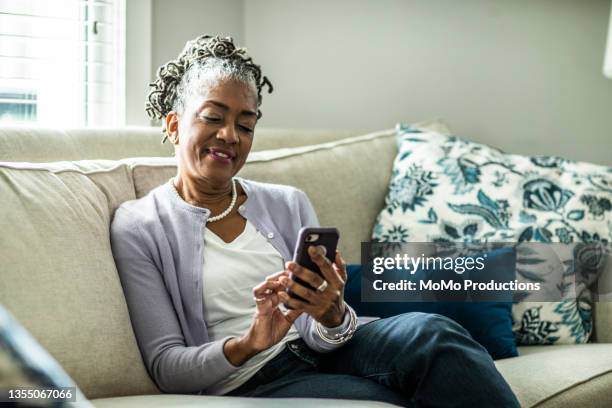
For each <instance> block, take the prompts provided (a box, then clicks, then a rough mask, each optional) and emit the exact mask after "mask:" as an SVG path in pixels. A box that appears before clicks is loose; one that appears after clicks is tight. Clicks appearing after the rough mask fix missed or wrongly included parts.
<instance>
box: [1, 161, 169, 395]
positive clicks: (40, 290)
mask: <svg viewBox="0 0 612 408" xmlns="http://www.w3.org/2000/svg"><path fill="white" fill-rule="evenodd" d="M0 191H1V192H2V193H1V196H2V204H1V208H0V211H2V217H1V218H0V229H1V230H2V234H0V259H2V282H1V285H0V299H2V303H3V304H4V305H5V306H6V308H7V309H8V310H9V311H10V312H12V314H13V315H14V316H15V317H16V318H17V319H18V320H19V321H20V323H21V324H22V325H23V326H24V327H25V328H26V329H27V330H28V331H29V332H30V333H31V334H32V335H33V336H34V337H35V338H36V339H37V340H38V342H40V344H41V345H42V346H43V347H44V348H45V349H47V350H48V351H49V352H50V354H51V355H52V356H53V357H54V358H55V359H56V360H57V361H58V362H59V363H60V364H61V365H62V367H63V368H64V369H65V370H66V372H67V373H68V374H69V375H70V376H71V377H72V378H73V379H74V380H75V381H76V382H77V384H78V385H79V386H80V387H81V389H82V390H83V392H84V393H85V395H86V396H88V397H89V398H95V397H104V396H115V395H130V394H141V393H149V394H150V393H156V392H157V390H156V388H155V386H154V385H153V384H152V382H151V380H150V379H149V376H148V374H147V373H146V371H145V368H144V365H143V363H142V359H141V356H140V353H139V351H138V347H137V345H136V341H135V338H134V334H133V332H132V328H131V324H130V320H129V316H128V311H127V306H126V303H125V299H124V297H123V291H122V289H121V285H120V282H119V278H118V275H117V270H116V268H115V264H114V261H113V257H112V253H111V248H110V240H109V225H110V220H111V216H112V212H113V211H114V208H115V207H116V206H117V205H118V204H119V203H120V202H123V201H125V200H128V199H132V198H134V192H133V184H132V182H131V178H130V173H129V168H128V167H127V166H126V165H123V164H120V163H116V162H80V163H54V164H51V165H27V164H22V163H16V164H13V165H11V164H7V163H3V164H0Z"/></svg>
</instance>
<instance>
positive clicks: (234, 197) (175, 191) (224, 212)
mask: <svg viewBox="0 0 612 408" xmlns="http://www.w3.org/2000/svg"><path fill="white" fill-rule="evenodd" d="M168 183H170V186H171V187H172V191H174V194H176V197H177V198H178V199H179V200H182V201H185V200H183V198H182V197H181V196H180V194H179V193H178V191H177V190H176V186H175V185H174V177H172V178H171V179H170V180H169V181H168ZM237 199H238V193H237V192H236V180H235V179H234V178H232V201H231V202H230V205H229V207H227V209H226V210H225V211H223V212H222V213H221V214H219V215H215V216H214V217H209V218H208V220H207V222H214V221H219V220H220V219H223V218H225V217H227V215H228V214H229V213H231V212H232V210H233V209H234V206H235V205H236V200H237Z"/></svg>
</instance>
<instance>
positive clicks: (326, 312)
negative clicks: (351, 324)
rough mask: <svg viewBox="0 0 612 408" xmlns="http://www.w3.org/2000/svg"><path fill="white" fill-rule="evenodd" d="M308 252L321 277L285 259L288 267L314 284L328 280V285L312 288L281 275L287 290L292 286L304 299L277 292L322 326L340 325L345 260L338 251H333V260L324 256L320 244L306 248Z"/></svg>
mask: <svg viewBox="0 0 612 408" xmlns="http://www.w3.org/2000/svg"><path fill="white" fill-rule="evenodd" d="M308 255H310V259H312V261H313V262H314V263H315V264H316V265H317V266H318V267H319V269H320V270H321V272H322V273H323V276H322V277H321V275H319V274H317V273H315V272H313V271H311V270H310V269H307V268H304V267H303V266H300V265H298V264H297V263H295V262H287V263H286V267H287V269H288V270H289V271H290V272H291V273H293V274H294V275H295V276H297V277H298V278H300V279H301V280H303V281H305V282H307V283H308V284H309V285H310V286H312V287H313V288H319V287H321V285H323V286H325V284H324V283H323V282H327V287H326V288H325V289H324V290H322V291H319V290H317V289H314V290H313V289H311V288H309V287H307V286H304V285H301V284H299V283H298V282H296V281H294V280H292V279H290V278H288V277H283V278H281V283H283V284H284V285H285V287H286V288H287V290H291V291H292V292H294V293H295V294H296V295H298V296H300V297H301V298H303V299H305V300H306V301H302V300H298V299H294V298H292V297H290V296H289V295H288V294H287V292H279V294H278V295H279V298H280V299H281V300H282V301H283V303H285V304H286V305H288V306H290V307H292V308H293V309H296V310H300V311H303V312H306V313H308V314H309V315H311V316H312V317H313V318H314V319H315V320H316V321H318V322H319V323H321V324H322V325H323V326H325V327H336V326H339V325H340V324H341V323H342V320H343V319H344V313H345V310H346V305H345V303H344V285H345V284H346V279H347V274H346V263H345V262H344V260H343V259H342V256H341V255H340V252H339V251H336V258H335V260H334V262H333V263H332V262H330V261H329V259H327V257H326V256H325V248H323V247H321V246H319V247H314V246H311V247H310V248H308Z"/></svg>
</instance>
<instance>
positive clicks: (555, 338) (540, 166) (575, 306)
mask: <svg viewBox="0 0 612 408" xmlns="http://www.w3.org/2000/svg"><path fill="white" fill-rule="evenodd" d="M397 132H398V136H397V138H398V140H397V142H398V155H397V157H396V159H395V162H394V164H393V172H392V176H391V180H390V185H389V191H388V194H387V197H386V200H385V208H384V209H383V210H382V211H381V212H380V214H379V216H378V218H377V220H376V224H375V227H374V231H373V236H372V239H373V240H374V241H389V242H432V241H433V242H465V243H478V244H482V243H490V242H517V268H516V272H517V279H518V280H519V281H526V282H529V281H532V282H533V281H542V275H541V274H542V273H543V272H542V269H544V268H545V267H546V265H538V263H541V262H542V260H541V259H540V257H538V254H537V253H534V250H533V245H531V246H530V244H525V243H534V242H536V243H538V242H541V243H563V244H567V245H568V246H570V247H571V246H572V245H580V244H582V243H588V244H593V243H600V244H602V245H604V246H606V247H607V246H608V245H609V244H610V242H612V167H605V166H599V165H594V164H589V163H583V162H575V161H571V160H566V159H562V158H559V157H551V156H534V157H527V156H521V155H513V154H506V153H503V152H502V151H500V150H498V149H495V148H493V147H490V146H486V145H483V144H479V143H474V142H470V141H468V140H464V139H461V138H459V137H456V136H445V135H441V134H438V133H435V132H431V131H424V130H417V129H414V128H410V127H405V126H402V125H398V127H397ZM521 246H522V247H521ZM572 253H573V252H572V251H570V252H569V253H567V254H565V255H563V256H561V257H560V264H561V267H566V268H567V269H568V270H569V269H570V268H571V265H572V264H573V261H572V257H573V255H572ZM565 275H567V274H565ZM554 286H555V288H556V290H559V292H560V293H559V299H560V301H557V302H540V301H537V302H536V301H533V299H532V301H530V298H529V296H526V297H525V298H524V299H522V301H521V302H519V303H516V304H515V305H514V307H513V321H514V333H515V337H516V339H517V342H518V343H519V344H553V343H554V344H562V343H566V344H567V343H584V342H587V341H588V339H589V336H590V334H591V330H592V312H591V311H592V306H593V294H592V293H591V292H590V291H589V290H588V289H586V288H585V287H577V286H578V285H576V284H575V281H574V280H573V279H572V280H571V281H565V280H564V278H563V279H562V280H561V281H559V282H557V283H556V284H555V285H554ZM566 295H571V296H566Z"/></svg>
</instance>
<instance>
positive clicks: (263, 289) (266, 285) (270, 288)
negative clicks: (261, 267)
mask: <svg viewBox="0 0 612 408" xmlns="http://www.w3.org/2000/svg"><path fill="white" fill-rule="evenodd" d="M283 289H284V286H283V285H282V284H281V283H280V282H274V281H272V282H270V281H264V282H262V283H260V284H259V285H257V286H255V287H254V288H253V296H255V297H256V298H261V297H264V296H265V295H269V294H270V293H273V292H277V291H279V290H283Z"/></svg>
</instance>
